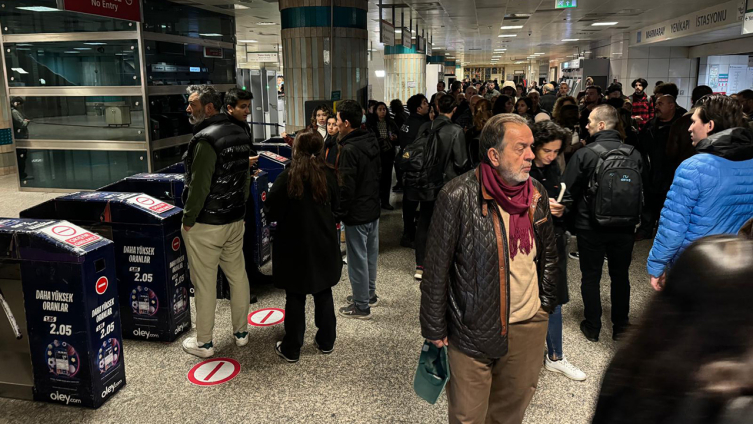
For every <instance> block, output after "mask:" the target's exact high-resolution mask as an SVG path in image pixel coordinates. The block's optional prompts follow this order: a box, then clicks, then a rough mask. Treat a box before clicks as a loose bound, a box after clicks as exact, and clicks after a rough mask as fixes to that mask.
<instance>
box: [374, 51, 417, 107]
mask: <svg viewBox="0 0 753 424" xmlns="http://www.w3.org/2000/svg"><path fill="white" fill-rule="evenodd" d="M384 71H385V80H384V98H385V100H388V101H389V100H392V99H400V100H402V101H403V103H405V102H407V101H408V98H410V97H411V96H413V95H414V94H419V93H421V94H426V55H425V54H423V53H416V45H415V44H414V45H413V46H411V48H410V49H408V48H406V47H404V46H385V48H384Z"/></svg>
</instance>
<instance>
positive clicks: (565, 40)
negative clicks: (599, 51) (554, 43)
mask: <svg viewBox="0 0 753 424" xmlns="http://www.w3.org/2000/svg"><path fill="white" fill-rule="evenodd" d="M562 41H564V42H568V41H580V38H564V39H563V40H562Z"/></svg>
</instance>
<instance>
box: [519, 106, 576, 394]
mask: <svg viewBox="0 0 753 424" xmlns="http://www.w3.org/2000/svg"><path fill="white" fill-rule="evenodd" d="M531 130H532V132H533V140H534V141H533V146H531V149H532V150H533V153H534V154H535V155H536V158H534V160H533V166H532V167H531V177H532V178H535V179H536V180H538V181H539V182H540V183H541V184H542V185H543V186H544V187H545V188H546V191H547V194H548V195H549V206H550V209H551V211H552V216H553V217H554V234H555V236H556V240H557V254H558V258H557V259H558V262H557V263H558V266H559V280H558V282H557V289H558V292H557V307H556V308H555V309H554V312H553V313H552V314H551V315H549V329H548V331H547V335H546V345H547V350H548V354H547V356H546V360H545V361H544V366H545V367H546V369H548V370H549V371H553V372H559V373H561V374H564V375H565V376H567V377H568V378H570V379H573V380H577V381H582V380H585V379H586V374H584V373H583V371H581V370H580V369H578V368H577V367H576V366H574V365H572V364H571V363H570V362H569V361H568V360H567V359H566V358H565V355H564V354H563V352H562V305H564V304H565V303H567V302H568V301H569V300H570V296H569V294H568V290H567V234H565V223H564V221H563V220H562V216H563V214H564V212H565V208H564V206H563V205H562V204H560V203H558V202H557V200H556V199H557V198H558V197H559V195H560V191H562V184H561V183H560V178H561V176H562V171H560V168H559V165H557V157H558V156H559V155H561V154H562V152H563V149H562V147H563V144H564V143H565V141H567V140H570V132H569V131H567V130H565V129H563V128H562V127H560V126H559V125H557V124H555V123H554V122H552V121H542V122H538V123H536V124H534V125H533V127H532V128H531Z"/></svg>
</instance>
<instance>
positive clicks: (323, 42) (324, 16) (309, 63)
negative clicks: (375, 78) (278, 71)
mask: <svg viewBox="0 0 753 424" xmlns="http://www.w3.org/2000/svg"><path fill="white" fill-rule="evenodd" d="M367 10H368V2H367V1H366V0H280V15H281V19H282V51H283V67H284V71H285V111H286V114H287V122H286V131H287V132H293V131H298V130H300V129H302V128H305V127H306V126H307V125H309V123H310V118H311V117H310V116H307V114H306V109H305V102H307V101H310V100H330V99H338V98H339V99H341V100H345V99H352V100H357V101H359V102H360V103H362V104H363V103H365V102H366V101H367V100H368V99H367V90H368V62H367V40H368V31H367V29H366V19H367V18H366V12H367Z"/></svg>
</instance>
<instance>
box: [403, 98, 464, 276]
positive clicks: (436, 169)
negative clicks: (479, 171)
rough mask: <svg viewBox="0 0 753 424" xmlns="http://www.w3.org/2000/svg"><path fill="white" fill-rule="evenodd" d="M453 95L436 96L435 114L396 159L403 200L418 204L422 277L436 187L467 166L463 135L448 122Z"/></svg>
mask: <svg viewBox="0 0 753 424" xmlns="http://www.w3.org/2000/svg"><path fill="white" fill-rule="evenodd" d="M457 105H458V104H457V101H456V100H455V97H453V96H443V97H442V98H440V99H439V116H437V117H436V118H434V121H431V122H427V123H425V124H424V125H422V126H421V128H420V129H419V130H418V138H417V139H416V141H414V142H413V143H411V144H409V145H408V146H406V148H405V150H404V152H403V156H401V157H400V158H399V159H398V160H399V161H400V165H399V166H400V167H401V168H402V170H403V201H404V202H405V201H406V200H407V201H411V202H414V203H420V211H419V217H418V226H417V228H416V273H415V275H414V277H415V278H416V279H417V280H419V281H420V280H421V279H422V278H423V272H424V256H425V255H426V237H427V235H428V231H429V224H430V223H431V217H432V214H433V213H434V201H435V200H436V198H437V194H438V193H439V190H441V189H442V187H444V185H445V184H446V183H447V182H449V181H450V180H451V179H453V178H455V177H457V176H458V175H460V174H462V173H463V172H465V171H467V170H468V169H469V166H468V155H467V153H466V150H465V134H464V133H463V129H462V128H460V126H459V125H457V124H453V123H452V115H453V114H454V113H455V112H456V110H457Z"/></svg>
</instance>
